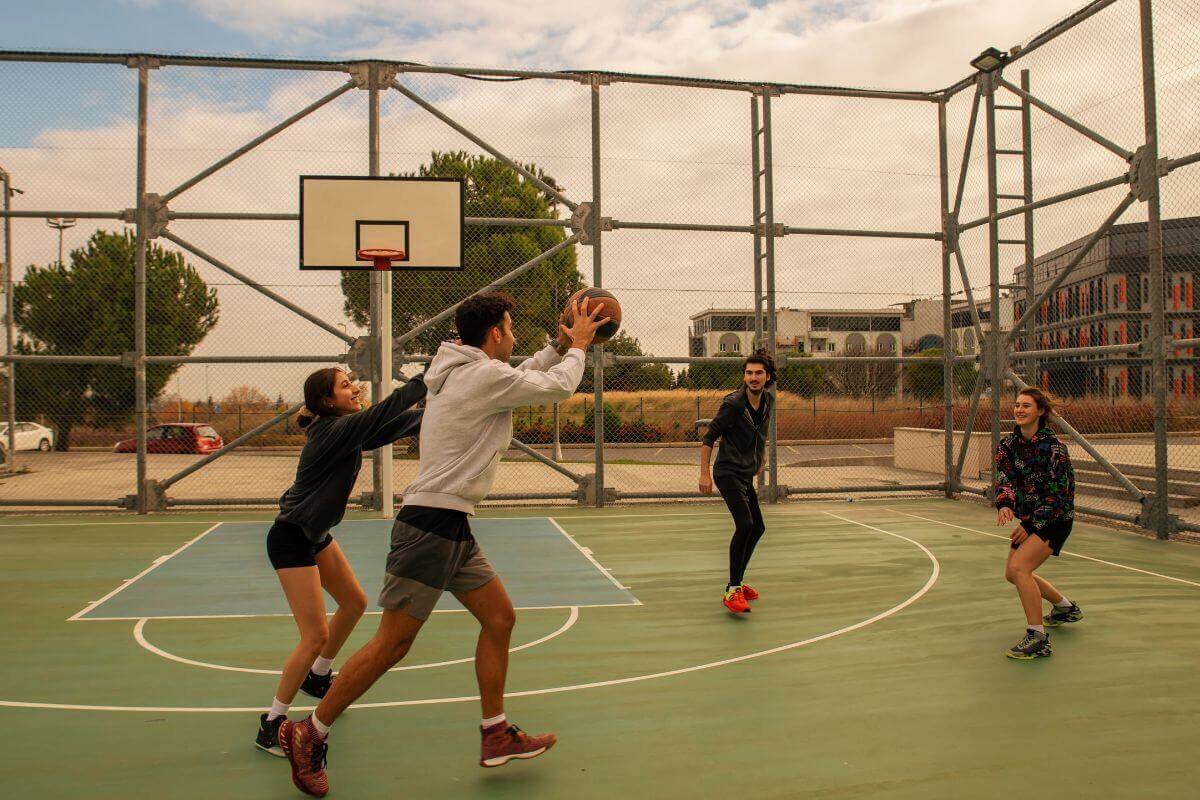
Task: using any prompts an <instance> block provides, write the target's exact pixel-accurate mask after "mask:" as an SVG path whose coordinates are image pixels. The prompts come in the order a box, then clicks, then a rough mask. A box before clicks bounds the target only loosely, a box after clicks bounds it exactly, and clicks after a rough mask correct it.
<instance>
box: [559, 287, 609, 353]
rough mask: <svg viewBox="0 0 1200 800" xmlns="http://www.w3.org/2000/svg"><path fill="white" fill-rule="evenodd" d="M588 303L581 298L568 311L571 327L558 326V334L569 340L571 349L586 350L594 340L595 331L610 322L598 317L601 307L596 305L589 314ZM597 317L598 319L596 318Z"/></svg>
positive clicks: (607, 319)
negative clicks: (569, 312) (564, 335)
mask: <svg viewBox="0 0 1200 800" xmlns="http://www.w3.org/2000/svg"><path fill="white" fill-rule="evenodd" d="M588 305H589V302H588V300H587V299H586V298H581V299H579V300H578V301H576V303H575V307H574V308H573V309H568V310H569V311H571V312H572V313H571V314H570V318H571V320H570V321H571V325H570V327H568V326H567V325H565V324H561V323H560V324H559V326H558V328H559V332H560V333H563V334H566V336H568V337H569V338H570V339H571V347H574V348H578V349H580V350H586V349H587V348H588V347H590V346H591V344H592V339H594V338H596V331H597V330H599V329H600V326H601V325H603V324H605V323H606V322H608V321H609V320H610V317H599V315H600V312H601V310H602V309H603V308H604V306H603V305H597V306H596V308H595V309H594V310H593V311H591V312H589V311H588ZM598 317H599V318H598Z"/></svg>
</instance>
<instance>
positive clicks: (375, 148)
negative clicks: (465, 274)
mask: <svg viewBox="0 0 1200 800" xmlns="http://www.w3.org/2000/svg"><path fill="white" fill-rule="evenodd" d="M379 67H380V64H379V63H378V62H371V64H370V66H369V68H368V69H369V73H368V74H369V78H368V81H369V82H368V85H367V93H368V99H367V108H368V111H367V116H368V119H367V138H368V162H369V163H368V170H369V174H370V175H371V176H372V177H374V176H377V175H379V136H380V134H379V87H380V83H381V82H382V81H381V77H380V69H379ZM371 327H372V335H373V337H374V341H373V342H372V345H373V347H372V349H373V350H374V352H375V353H376V356H375V358H373V359H372V361H373V362H374V365H375V371H374V374H373V375H372V377H371V396H372V398H373V400H374V402H376V403H380V402H382V401H383V400H384V399H385V398H386V397H387V396H388V394H390V392H391V388H392V273H391V271H390V270H374V271H372V272H371ZM392 466H393V464H392V445H390V444H385V445H384V446H383V447H380V448H379V449H378V450H376V451H375V457H374V459H373V460H372V462H371V478H372V481H373V483H374V487H373V488H374V491H375V498H376V502H377V508H378V510H379V515H380V516H381V517H382V518H383V519H391V517H392V514H393V512H394V499H393V496H392Z"/></svg>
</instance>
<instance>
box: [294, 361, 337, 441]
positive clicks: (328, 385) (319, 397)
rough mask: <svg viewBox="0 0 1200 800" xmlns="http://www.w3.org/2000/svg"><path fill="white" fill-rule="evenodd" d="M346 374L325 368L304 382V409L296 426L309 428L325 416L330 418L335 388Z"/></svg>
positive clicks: (297, 419)
mask: <svg viewBox="0 0 1200 800" xmlns="http://www.w3.org/2000/svg"><path fill="white" fill-rule="evenodd" d="M344 372H345V371H344V370H341V369H339V368H337V367H325V368H323V369H319V370H317V371H316V372H314V373H313V374H311V375H309V376H308V377H307V378H306V379H305V380H304V408H303V410H301V412H300V413H299V414H298V415H297V416H296V424H297V425H299V426H300V428H301V429H304V428H307V427H308V426H309V425H312V424H313V423H314V422H316V421H317V420H318V419H320V418H321V417H323V416H328V412H329V401H330V400H332V399H333V390H334V387H336V386H337V382H338V377H339V376H340V375H343V374H344Z"/></svg>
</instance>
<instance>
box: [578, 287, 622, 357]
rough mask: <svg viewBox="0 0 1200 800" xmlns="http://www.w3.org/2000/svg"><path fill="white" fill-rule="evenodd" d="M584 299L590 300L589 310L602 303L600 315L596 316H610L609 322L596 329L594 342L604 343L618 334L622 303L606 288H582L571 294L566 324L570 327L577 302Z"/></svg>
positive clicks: (602, 317)
mask: <svg viewBox="0 0 1200 800" xmlns="http://www.w3.org/2000/svg"><path fill="white" fill-rule="evenodd" d="M582 300H587V301H588V311H589V312H591V311H593V310H595V308H596V304H597V303H599V304H600V306H601V310H600V315H599V316H598V317H596V318H597V319H604V318H605V317H609V318H610V319H609V321H608V322H606V323H604V324H603V325H601V326H600V327H599V328H598V329H597V330H596V338H595V339H593V340H592V344H604V343H605V342H607V341H608V340H609V339H611V338H612V337H614V336H616V335H617V331H618V330H619V329H620V327H621V304H620V303H619V302H617V298H616V297H615V296H614V295H613V293H612V292H609V291H605V290H604V289H580V290H579V291H578V292H576V293H575V294H573V295H571V299H570V300H568V301H567V309H566V315H567V317H566V323H565V324H566V325H567V326H568V327H570V325H571V318H572V316H573V315H574V308H575V304H576V303H577V302H580V301H582Z"/></svg>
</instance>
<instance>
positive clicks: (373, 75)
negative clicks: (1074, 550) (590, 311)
mask: <svg viewBox="0 0 1200 800" xmlns="http://www.w3.org/2000/svg"><path fill="white" fill-rule="evenodd" d="M1198 42H1200V13H1197V11H1196V8H1195V7H1194V4H1189V3H1185V2H1167V1H1166V0H1162V1H1161V2H1157V3H1153V5H1152V4H1151V3H1150V2H1148V1H1147V0H1115V1H1104V0H1101V1H1100V2H1094V3H1091V4H1090V5H1088V6H1086V7H1085V8H1083V9H1081V10H1080V11H1079V12H1077V13H1076V14H1074V15H1072V16H1071V17H1069V18H1067V19H1065V20H1063V21H1061V22H1060V23H1058V24H1056V25H1055V26H1053V27H1052V28H1050V29H1048V30H1047V31H1045V32H1043V33H1041V34H1038V35H1037V36H1035V37H1033V38H1031V39H1030V40H1027V41H1026V42H1023V43H1022V44H1021V45H1020V46H1018V47H1014V48H1012V49H1010V50H1009V51H1007V52H1004V53H1001V52H999V51H991V53H990V55H989V54H988V53H985V54H984V55H983V56H981V59H980V60H977V61H976V62H974V63H973V65H972V66H973V68H974V71H973V72H972V73H971V75H970V76H969V77H968V78H965V79H963V80H962V81H960V82H958V83H956V84H954V85H952V86H950V87H949V88H947V89H944V90H939V91H890V90H886V91H885V90H875V89H847V88H832V87H819V86H804V85H779V84H758V83H746V82H722V81H715V80H690V79H680V78H666V77H655V76H644V75H626V74H607V73H584V72H579V73H568V72H554V73H546V72H532V71H522V70H467V69H451V68H436V67H425V66H420V65H414V64H407V63H400V64H396V63H390V62H382V61H380V62H356V63H334V62H318V61H293V62H282V61H268V60H252V59H214V58H195V57H182V56H169V55H160V56H144V57H143V56H137V57H126V56H116V55H113V56H105V55H89V56H77V55H70V54H29V53H15V52H9V53H0V59H2V60H0V64H2V65H3V66H2V67H0V89H3V92H2V96H4V97H5V98H6V99H5V101H4V102H3V103H2V104H0V168H3V170H5V171H4V172H0V180H3V181H4V182H5V183H4V187H5V192H4V195H5V200H6V206H5V209H6V210H5V211H4V212H3V213H4V222H5V244H4V247H5V249H4V254H5V267H6V271H5V282H6V287H7V288H8V291H7V293H6V297H7V299H8V302H9V303H10V304H11V305H10V310H9V314H8V321H9V326H10V327H9V335H8V337H7V342H8V344H7V351H6V355H5V356H4V361H3V363H4V365H5V367H6V370H7V376H6V377H7V380H8V382H9V387H10V388H9V390H8V391H7V392H4V393H3V394H4V395H5V398H4V400H5V416H6V418H7V420H8V424H7V426H6V431H5V446H4V453H5V458H6V464H7V466H8V472H7V476H6V477H5V479H4V480H3V481H2V482H0V503H3V504H5V505H23V506H53V505H61V504H80V505H120V506H124V507H127V508H134V509H138V510H142V511H145V510H154V509H159V508H165V507H171V506H187V505H202V504H210V505H246V504H269V503H270V502H272V501H273V498H276V497H278V496H279V494H280V493H281V492H282V491H283V490H284V489H285V488H286V487H287V485H288V484H289V482H290V480H291V478H292V471H293V469H294V465H295V459H296V454H297V451H298V449H299V447H300V445H301V444H302V442H303V434H302V433H301V432H300V431H299V430H298V429H297V428H296V426H295V423H294V421H293V420H292V418H291V416H292V413H294V411H295V409H296V406H297V404H298V403H299V402H300V400H301V399H302V398H301V386H302V383H303V380H304V377H305V376H306V375H307V374H308V373H309V372H310V371H311V370H313V369H315V368H317V367H320V366H327V365H334V364H337V365H343V366H346V367H347V368H349V369H353V370H357V371H358V373H359V374H358V375H357V377H360V378H362V379H364V380H367V381H370V380H371V379H372V375H371V374H370V370H371V364H375V363H382V364H384V365H385V366H384V367H383V368H384V370H386V369H387V367H386V359H384V355H385V354H386V353H387V352H390V353H392V356H393V359H394V364H395V370H396V371H395V377H396V378H398V379H403V378H404V376H406V375H412V374H415V373H416V372H418V371H420V369H422V365H423V364H424V363H426V362H427V361H428V360H429V358H430V356H431V355H432V354H433V353H434V352H435V351H436V348H437V347H438V344H439V342H441V341H443V340H445V339H447V338H449V337H450V336H451V333H452V325H451V324H450V322H449V321H445V320H443V321H441V322H437V321H436V319H437V315H439V314H440V313H442V312H443V311H444V310H445V309H448V308H450V307H452V306H454V305H455V304H456V303H458V302H459V301H461V300H462V299H464V298H465V297H467V296H469V295H470V294H472V293H473V292H476V291H478V290H480V289H481V288H484V287H487V286H492V285H497V284H499V285H501V287H502V288H503V290H504V291H507V292H508V293H509V294H510V295H512V296H513V298H514V299H515V300H516V301H517V306H518V310H517V313H516V314H515V322H516V324H515V325H514V330H515V333H516V336H517V340H518V341H517V350H516V352H517V353H518V354H528V353H532V352H534V351H535V350H537V349H538V348H539V347H540V346H542V344H543V343H544V342H545V337H546V333H547V331H551V330H553V328H554V327H555V324H556V320H557V317H558V313H559V311H560V310H561V309H562V307H563V305H564V303H565V301H566V299H567V298H568V297H569V296H570V295H571V294H572V293H573V292H574V291H576V290H578V289H580V288H582V287H584V286H588V285H595V286H603V287H604V288H606V289H608V290H610V291H612V292H614V293H615V294H616V295H617V296H618V297H619V298H620V300H621V302H622V305H623V309H624V326H623V329H622V331H621V333H620V334H619V335H618V336H617V337H616V338H615V339H613V340H612V341H611V342H610V343H609V344H608V345H606V346H605V347H603V348H595V349H594V350H593V351H592V354H591V357H590V358H589V367H588V370H587V374H586V376H585V378H584V382H583V384H582V385H581V386H580V389H579V391H578V392H577V393H576V394H575V396H574V397H573V398H571V399H570V400H569V401H567V402H564V403H562V404H560V405H558V406H541V407H538V406H530V407H523V408H518V409H515V410H514V414H513V432H514V441H513V443H512V447H511V448H510V450H509V452H508V453H507V455H506V457H505V458H504V460H503V461H502V464H501V468H500V472H499V477H498V480H497V483H496V486H495V489H494V492H493V495H492V496H491V498H490V499H491V500H492V501H494V502H540V501H545V502H563V501H571V500H574V501H578V502H582V503H588V504H604V503H611V502H616V501H632V500H637V499H664V498H683V497H699V492H698V488H699V487H698V477H699V468H698V455H699V454H698V449H699V445H698V443H699V440H700V437H701V436H702V435H703V432H704V429H705V424H706V421H707V420H708V419H710V418H711V417H712V415H713V414H714V413H715V411H716V409H717V407H718V406H719V404H720V401H721V398H722V397H724V395H725V394H727V393H728V392H730V391H733V390H735V389H736V388H737V387H738V386H739V385H740V382H741V373H740V365H741V360H740V357H743V356H745V355H746V354H747V353H749V352H751V351H752V350H755V349H758V348H764V349H766V350H768V351H770V352H772V353H773V354H774V357H775V360H776V363H777V365H778V367H779V381H778V386H777V388H776V391H777V400H778V403H777V413H776V415H775V417H774V420H773V423H772V430H771V437H770V442H769V445H768V450H769V454H770V456H771V457H770V464H769V467H768V469H766V471H765V472H764V474H763V475H762V477H761V478H760V480H761V482H762V488H763V493H764V496H765V497H767V498H768V499H771V500H782V499H784V498H786V497H793V498H797V497H803V496H822V495H829V494H834V495H857V494H861V493H878V492H893V493H911V492H934V493H938V494H943V493H944V494H948V495H952V494H955V493H957V492H959V491H966V492H975V493H979V494H987V493H988V492H989V490H990V484H991V459H990V453H991V451H992V449H993V448H994V446H995V442H996V439H997V437H998V436H999V435H1001V434H1002V433H1003V432H1005V431H1006V428H1007V427H1008V426H1010V425H1011V422H1010V421H1009V420H1008V417H1009V413H1008V407H1009V403H1010V399H1011V395H1012V392H1013V390H1014V388H1015V387H1016V386H1018V385H1024V384H1026V383H1028V384H1032V385H1038V386H1042V387H1045V388H1048V389H1049V390H1051V392H1052V393H1053V394H1054V395H1055V396H1056V397H1057V398H1058V400H1059V402H1060V405H1059V410H1060V415H1059V416H1060V419H1059V426H1060V429H1061V431H1062V432H1063V434H1064V438H1067V439H1068V440H1069V441H1070V445H1069V446H1070V447H1071V449H1072V454H1073V456H1074V459H1075V465H1076V470H1077V475H1078V487H1079V495H1080V496H1079V500H1078V503H1079V505H1080V507H1081V508H1084V509H1087V510H1088V511H1090V512H1092V513H1096V514H1100V515H1107V516H1111V517H1115V518H1118V519H1124V520H1127V521H1132V522H1137V523H1139V524H1141V525H1144V526H1145V527H1147V528H1150V529H1153V530H1155V531H1156V532H1158V533H1159V535H1166V533H1167V532H1168V531H1170V530H1172V529H1183V528H1188V527H1196V526H1200V400H1197V398H1196V381H1195V373H1196V367H1197V363H1198V360H1197V357H1196V346H1197V345H1200V342H1197V341H1196V336H1197V333H1196V328H1197V316H1198V315H1197V305H1196V303H1197V298H1196V296H1195V295H1196V280H1197V275H1198V273H1200V213H1198V211H1197V206H1198V205H1200V195H1197V192H1196V190H1195V188H1194V186H1193V183H1194V181H1193V182H1189V181H1188V180H1187V176H1188V175H1189V174H1191V173H1193V172H1194V171H1195V170H1196V169H1197V167H1196V166H1195V163H1196V161H1197V160H1200V158H1198V157H1197V154H1196V153H1197V150H1200V114H1198V112H1197V111H1196V109H1197V107H1198V104H1197V101H1198V100H1200V72H1198V70H1197V63H1198V62H1197V61H1196V59H1195V57H1194V54H1195V52H1196V51H1197V47H1196V45H1197V43H1198ZM983 44H986V43H983ZM989 59H990V60H989ZM50 86H53V87H56V89H55V91H54V92H49V91H47V90H46V87H50ZM64 91H65V92H67V93H68V94H69V97H65V96H64V95H63V92H64ZM1148 98H1149V99H1150V100H1153V101H1154V102H1153V103H1152V104H1150V105H1148V104H1147V99H1148ZM1147 108H1149V109H1150V113H1146V109H1147ZM367 174H372V175H376V174H377V175H415V176H430V177H457V178H463V179H464V180H465V181H466V186H467V191H466V207H465V210H464V215H465V217H466V219H465V220H464V222H465V230H466V233H465V243H464V269H463V270H462V271H458V272H415V271H414V272H404V271H396V272H394V273H393V274H392V275H391V276H390V278H386V277H376V276H373V275H371V274H369V273H367V272H345V273H338V272H308V271H306V272H301V271H300V270H298V269H297V267H296V265H297V261H298V258H297V252H296V251H297V238H298V237H297V234H296V229H297V222H296V220H297V213H296V209H297V178H298V176H300V175H367ZM1160 184H1161V193H1160V191H1159V186H1160ZM14 190H20V192H21V193H20V194H17V193H16V192H15V191H14ZM60 241H61V242H62V246H61V249H62V256H61V257H60V256H59V249H60V244H59V243H60ZM380 304H381V305H380ZM388 307H390V309H391V320H392V321H391V330H390V331H389V330H379V329H378V326H376V325H375V324H374V323H375V322H376V321H378V320H380V319H386V317H385V316H382V315H381V309H382V310H386V309H387V308H388ZM385 327H386V324H385ZM1168 340H1170V341H1171V344H1170V345H1169V346H1167V345H1165V344H1164V342H1165V341H1168ZM364 355H365V356H368V357H367V358H364ZM518 357H520V356H518ZM364 364H365V365H366V366H365V367H364ZM386 385H387V384H386V382H384V381H382V379H381V376H380V374H379V373H378V371H376V373H375V374H374V392H376V393H378V392H380V391H385V390H386ZM47 438H49V440H50V441H49V445H50V446H49V452H44V451H43V450H39V448H45V447H46V444H47ZM416 450H417V448H416V445H415V443H408V442H400V443H398V444H397V446H396V447H395V448H391V449H385V450H383V451H379V452H378V453H377V454H375V455H374V456H373V458H372V469H370V470H368V469H364V470H363V474H362V476H361V478H360V481H359V487H358V489H357V491H356V495H355V498H354V500H355V502H356V503H359V504H361V505H363V506H366V507H370V508H377V509H382V510H385V511H386V510H388V509H390V507H391V502H392V496H393V495H394V494H395V495H398V494H400V493H402V492H403V489H404V487H405V486H406V485H407V483H408V482H409V481H410V480H411V479H412V477H413V476H414V475H415V470H416V466H417V463H418V462H417V458H418V453H417V452H416ZM210 451H211V452H210ZM389 465H390V468H389Z"/></svg>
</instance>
